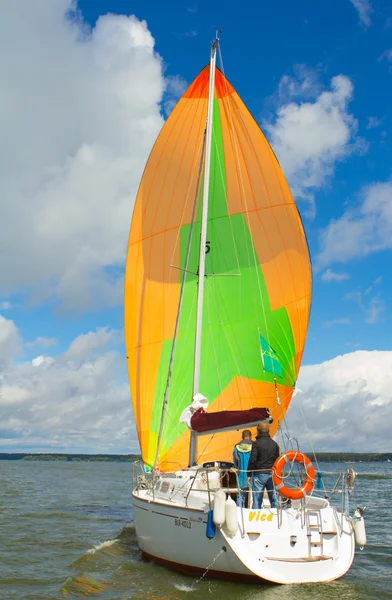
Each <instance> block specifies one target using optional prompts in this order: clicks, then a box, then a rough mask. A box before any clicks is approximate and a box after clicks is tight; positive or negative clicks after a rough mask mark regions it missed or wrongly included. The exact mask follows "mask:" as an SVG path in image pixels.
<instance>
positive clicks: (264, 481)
mask: <svg viewBox="0 0 392 600" xmlns="http://www.w3.org/2000/svg"><path fill="white" fill-rule="evenodd" d="M257 433H258V435H257V436H256V440H255V441H254V442H253V447H252V452H251V455H250V459H249V465H248V482H249V483H251V485H252V492H253V505H252V508H261V507H262V504H263V496H264V490H265V489H266V490H267V493H268V498H269V501H270V504H271V508H277V507H278V499H277V495H276V492H275V490H274V485H273V482H272V477H271V469H272V466H273V464H274V462H275V461H276V459H277V458H278V456H279V446H278V444H277V443H276V442H274V440H271V438H270V434H269V425H268V423H259V424H258V425H257Z"/></svg>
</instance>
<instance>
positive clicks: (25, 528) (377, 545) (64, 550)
mask: <svg viewBox="0 0 392 600" xmlns="http://www.w3.org/2000/svg"><path fill="white" fill-rule="evenodd" d="M348 466H352V467H354V468H355V470H356V471H357V472H358V473H359V477H358V479H357V483H356V489H355V496H356V499H357V500H358V504H360V505H362V506H363V505H366V506H367V510H366V513H365V516H366V526H367V536H368V544H367V546H366V547H365V549H364V550H363V551H362V552H360V551H358V552H357V554H356V557H355V559H354V564H353V566H352V568H351V569H350V571H349V572H348V573H347V575H345V576H344V577H343V578H342V579H340V580H339V581H336V582H333V583H328V584H305V585H304V584H303V585H296V586H276V585H259V586H257V585H250V584H234V583H232V582H230V583H229V582H227V583H226V582H222V581H214V580H210V581H208V580H202V581H199V582H198V583H196V579H195V578H192V577H186V576H184V575H179V574H177V573H174V572H172V571H169V570H167V569H165V568H164V567H159V566H156V565H154V564H153V563H148V562H144V561H143V560H142V558H141V555H140V552H139V550H138V546H137V542H136V536H135V531H134V528H133V525H132V508H131V468H132V467H131V464H130V463H94V462H92V463H87V462H70V463H62V462H24V461H15V462H14V461H0V484H1V485H0V598H1V600H3V599H4V600H11V599H18V600H21V599H26V600H27V599H29V600H46V599H59V598H71V599H72V598H90V597H91V598H99V599H102V600H117V599H120V598H121V599H124V600H125V599H130V598H132V599H143V600H158V599H159V600H162V599H165V600H166V599H168V600H178V599H184V600H201V599H204V598H208V597H211V598H214V600H220V599H222V600H329V599H332V598H335V597H336V598H339V600H365V599H366V600H368V599H374V600H376V599H377V600H386V599H387V598H388V599H389V598H392V591H391V590H392V550H391V546H392V517H391V498H392V463H356V464H355V465H331V464H328V465H323V467H325V469H326V470H328V471H331V470H333V471H339V470H345V469H346V468H347V467H348Z"/></svg>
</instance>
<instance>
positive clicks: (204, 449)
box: [197, 433, 216, 461]
mask: <svg viewBox="0 0 392 600" xmlns="http://www.w3.org/2000/svg"><path fill="white" fill-rule="evenodd" d="M215 436H216V433H213V434H212V436H211V437H210V439H209V440H208V442H207V444H206V445H205V447H204V448H203V450H202V451H201V452H200V454H199V457H198V459H197V460H199V461H200V459H201V457H202V456H203V454H205V453H206V450H207V448H208V446H209V445H210V444H211V442H212V440H213V439H214V437H215ZM199 439H200V438H199Z"/></svg>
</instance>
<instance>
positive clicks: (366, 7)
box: [350, 0, 374, 27]
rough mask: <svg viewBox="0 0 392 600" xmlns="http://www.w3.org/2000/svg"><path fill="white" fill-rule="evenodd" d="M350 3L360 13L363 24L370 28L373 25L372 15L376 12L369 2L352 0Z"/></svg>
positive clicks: (366, 0) (367, 0)
mask: <svg viewBox="0 0 392 600" xmlns="http://www.w3.org/2000/svg"><path fill="white" fill-rule="evenodd" d="M350 2H351V4H352V5H353V6H354V8H356V10H357V11H358V15H359V19H360V21H361V23H363V25H365V26H366V27H369V26H370V25H371V23H372V21H371V19H370V15H371V14H372V13H373V12H374V11H373V8H372V5H371V4H370V2H369V0H350Z"/></svg>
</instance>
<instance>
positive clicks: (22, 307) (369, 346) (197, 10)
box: [0, 0, 392, 452]
mask: <svg viewBox="0 0 392 600" xmlns="http://www.w3.org/2000/svg"><path fill="white" fill-rule="evenodd" d="M20 4H21V5H24V10H23V11H20V9H18V8H17V7H15V6H14V5H13V4H12V3H11V2H9V3H4V4H3V5H2V6H1V8H0V17H1V18H0V22H1V24H0V45H1V46H2V48H1V50H2V51H1V53H0V54H1V56H2V59H1V60H0V69H1V71H2V73H3V77H2V83H0V87H3V88H4V89H3V92H4V98H5V101H4V103H3V107H0V121H1V124H2V131H3V136H2V137H3V140H2V142H1V143H0V144H1V145H0V152H1V156H2V157H3V158H2V161H1V164H2V166H1V167H0V191H1V194H0V207H1V210H2V219H1V223H0V236H1V237H0V239H1V242H0V252H1V253H2V258H3V260H2V261H1V263H2V266H1V267H0V315H2V321H0V367H1V369H2V372H1V373H2V374H1V377H2V396H0V401H1V402H0V406H1V405H3V408H4V413H3V425H2V427H1V428H0V436H1V438H2V439H0V450H12V449H25V448H28V449H31V450H39V449H46V448H48V447H51V448H54V449H66V450H69V449H75V451H77V450H83V449H84V450H86V451H113V452H125V451H129V449H131V450H132V449H137V442H136V438H135V431H134V427H133V425H132V418H131V413H130V400H129V393H128V388H127V385H126V374H125V365H124V357H123V354H124V350H123V343H122V337H121V336H122V333H121V332H122V319H123V317H122V273H123V266H124V259H125V252H126V240H127V233H128V229H129V223H130V218H131V214H132V206H133V200H134V197H135V193H136V190H137V185H138V182H139V180H140V176H141V173H142V169H143V166H144V163H145V160H146V158H147V156H148V152H149V150H150V148H151V146H152V144H153V142H154V139H155V137H156V135H157V133H158V132H159V129H160V127H161V126H162V124H163V122H164V119H165V117H166V116H167V111H168V107H169V106H170V105H172V103H173V102H174V101H175V100H176V99H177V98H178V96H179V95H180V93H181V92H182V91H183V89H184V88H185V87H186V85H187V84H189V83H190V82H191V81H192V79H193V78H194V77H195V76H196V75H197V73H198V72H199V71H200V70H201V68H202V67H203V66H204V65H205V64H206V63H207V61H208V56H209V44H210V41H211V39H212V37H213V35H214V30H213V26H214V25H215V24H216V23H218V24H219V26H220V27H221V28H223V35H222V40H221V48H222V55H223V60H224V69H225V74H226V76H227V77H228V79H229V80H230V82H231V83H232V84H233V85H234V87H235V88H236V90H237V91H238V93H239V94H240V96H241V97H242V99H243V100H244V102H245V103H246V105H247V106H248V108H249V109H250V111H251V112H252V114H253V115H254V117H255V118H256V119H257V120H258V122H259V123H260V124H261V126H262V128H263V130H264V132H265V133H266V135H267V137H268V139H269V140H270V142H271V144H272V146H273V147H274V150H275V152H276V154H277V156H278V158H279V160H280V162H281V164H282V167H283V170H284V172H285V173H286V176H287V179H288V181H289V184H290V186H291V188H292V191H293V193H294V196H295V197H296V200H297V204H298V207H299V209H300V212H301V215H302V217H303V221H304V225H305V230H306V232H307V236H308V241H309V246H310V251H311V256H312V261H313V267H314V288H313V304H312V313H311V321H310V328H309V334H308V339H307V344H306V349H305V355H304V360H303V364H304V365H305V366H304V369H303V371H302V374H301V376H300V380H299V386H300V388H301V390H302V392H301V393H302V394H303V401H304V403H305V405H306V406H309V407H310V408H312V407H314V406H316V407H319V406H320V403H324V404H323V406H325V407H326V408H324V409H323V410H324V412H325V411H327V413H328V411H329V414H330V416H331V419H332V416H333V415H334V414H335V413H334V410H335V409H334V408H333V406H335V405H334V400H333V398H335V397H336V395H337V394H338V395H339V397H341V398H342V400H341V402H342V403H343V404H344V406H345V407H346V408H347V407H348V406H350V407H352V409H353V410H355V408H356V407H355V406H354V405H356V403H357V401H358V402H359V400H360V402H362V403H363V410H364V411H366V410H370V408H369V407H372V408H371V410H372V411H376V413H377V414H375V413H374V414H375V417H374V419H373V417H372V419H373V420H375V421H377V423H378V424H380V423H381V422H382V421H383V420H385V418H386V416H388V417H390V416H391V410H390V398H389V389H390V383H392V381H389V379H388V378H389V377H390V374H389V373H390V372H392V369H391V367H392V353H390V347H391V344H390V339H391V334H392V331H391V318H390V309H391V307H390V298H391V274H390V271H391V269H390V258H391V248H392V202H391V201H392V182H391V143H392V142H391V136H392V116H391V106H390V98H391V96H392V5H391V3H390V2H387V1H386V0H328V1H327V0H320V1H318V2H314V1H313V0H303V1H302V2H297V3H293V2H289V1H282V2H278V3H259V2H248V3H242V4H239V3H234V2H231V1H229V2H228V1H227V0H226V1H225V2H223V1H216V2H213V3H211V2H207V1H197V0H194V1H189V2H182V1H181V2H180V1H171V2H168V3H165V4H162V3H161V2H158V1H157V0H151V1H144V2H141V1H140V0H135V1H128V2H126V1H120V0H111V1H110V2H109V1H102V0H101V1H96V2H92V1H91V0H80V1H79V2H78V4H77V6H76V5H73V3H72V2H71V1H70V0H58V2H56V3H53V5H51V6H50V8H48V5H47V4H46V3H45V2H44V0H38V1H37V2H36V3H34V7H33V6H32V5H31V3H30V2H28V1H27V0H26V1H25V2H21V3H20ZM75 9H76V10H75ZM108 13H111V15H108ZM21 15H23V16H21ZM67 15H68V17H67ZM70 15H71V16H72V18H71V19H70V18H69V17H70ZM143 21H145V23H143ZM380 352H381V354H380ZM39 357H41V358H39ZM37 358H38V361H37ZM31 361H35V362H34V363H32V362H31ZM381 364H382V365H385V366H384V368H382V369H381V368H380V365H381ZM310 365H313V367H310ZM352 365H356V367H355V369H354V368H353V366H352ZM312 369H313V370H312ZM315 369H316V370H317V369H318V371H317V373H319V379H318V381H319V383H317V384H316V383H315V382H314V378H313V375H311V374H312V373H314V372H315V371H314V370H315ZM354 371H355V374H354ZM357 371H358V372H357ZM87 372H88V373H93V375H92V376H91V378H92V379H91V381H90V380H89V383H88V385H87V383H86V377H87V375H86V373H87ZM354 375H355V376H354ZM89 377H90V376H89ZM87 379H88V377H87ZM316 379H317V378H316ZM310 381H312V382H313V383H312V385H310V383H309V382H310ZM32 382H35V383H34V385H33V383H32ZM82 382H83V383H82ZM336 382H337V383H336ZM339 382H340V383H339ZM34 386H35V387H34ZM336 386H338V387H337V388H336ZM339 386H340V387H339ZM353 386H354V388H355V389H356V390H357V391H356V392H355V397H353V396H352V389H354V388H353ZM356 386H357V387H356ZM358 386H359V387H358ZM335 388H336V389H335ZM113 396H115V400H113ZM60 398H61V399H60ZM328 399H329V400H328ZM358 399H359V400H358ZM328 402H329V404H328ZM114 406H116V407H117V409H116V412H115V414H114ZM374 407H377V408H374ZM40 411H41V412H40ZM377 411H378V412H377ZM44 415H46V418H44ZM292 422H293V426H294V427H300V425H299V423H297V421H296V418H295V416H293V417H292ZM372 422H373V421H372ZM126 423H128V424H127V425H126ZM331 423H332V421H331ZM315 427H316V428H317V427H318V425H317V423H316V424H315ZM331 427H332V424H331ZM369 427H370V425H369ZM377 427H379V425H377V426H376V425H375V424H374V423H373V424H372V426H371V428H370V429H369V430H366V428H365V429H363V428H362V429H361V426H360V425H358V428H359V429H358V431H359V430H360V433H358V435H359V436H360V435H363V436H364V440H365V442H364V443H367V445H368V447H369V448H378V447H380V444H379V442H378V441H377V435H376V433H377ZM320 428H321V430H322V428H323V427H322V425H320ZM343 430H344V427H343V428H342V432H341V435H340V437H337V438H336V440H335V441H334V443H333V444H334V447H335V448H337V449H339V448H341V449H343V448H346V447H348V446H347V443H348V442H347V440H346V439H345V438H344V431H343ZM53 432H54V433H53ZM369 436H370V437H369ZM372 436H373V437H372ZM386 436H387V437H386V441H385V444H386V446H385V447H387V446H388V443H389V442H388V439H389V438H388V436H389V434H388V433H386ZM327 438H328V435H325V436H324V437H323V436H322V435H321V434H320V437H319V438H318V439H319V444H320V449H321V448H322V447H325V448H327V449H329V446H328V444H327ZM360 439H362V438H360ZM323 445H324V446H323Z"/></svg>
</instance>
